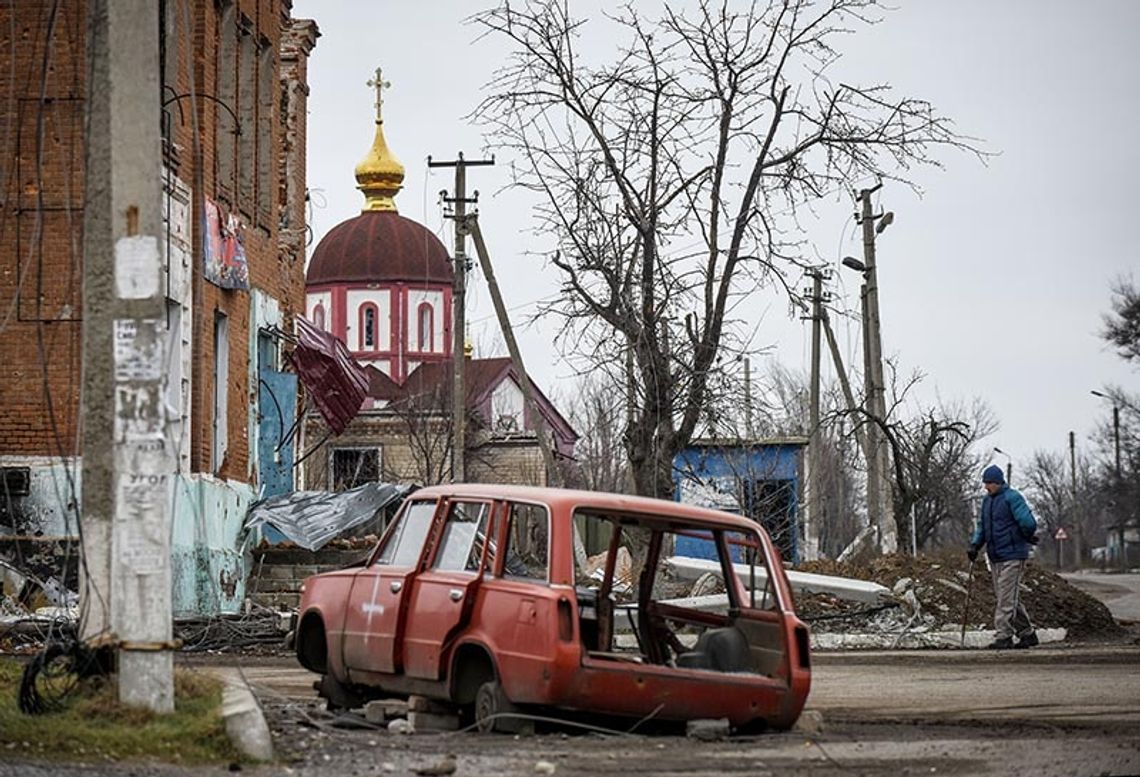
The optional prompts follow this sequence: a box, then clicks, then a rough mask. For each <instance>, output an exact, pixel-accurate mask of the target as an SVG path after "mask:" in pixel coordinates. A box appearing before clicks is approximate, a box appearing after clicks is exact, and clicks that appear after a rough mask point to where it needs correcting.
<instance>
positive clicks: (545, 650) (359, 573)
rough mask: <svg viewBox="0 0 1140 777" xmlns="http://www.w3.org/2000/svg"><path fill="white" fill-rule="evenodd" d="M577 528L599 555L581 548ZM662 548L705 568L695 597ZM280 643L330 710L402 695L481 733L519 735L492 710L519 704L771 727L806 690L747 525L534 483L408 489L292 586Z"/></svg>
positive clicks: (789, 621)
mask: <svg viewBox="0 0 1140 777" xmlns="http://www.w3.org/2000/svg"><path fill="white" fill-rule="evenodd" d="M583 537H586V538H589V539H590V540H591V542H592V543H593V544H595V546H596V547H599V546H603V545H604V546H605V547H607V548H608V550H606V551H605V552H603V553H598V554H597V555H595V556H593V557H592V558H587V557H586V554H585V552H584V550H583V541H582V539H581V538H583ZM678 541H682V542H683V543H687V547H691V546H692V544H693V543H694V542H696V543H698V544H702V545H703V547H704V549H705V551H707V552H706V554H705V555H707V556H708V557H709V558H712V559H716V560H718V561H719V564H716V563H714V564H711V565H710V564H709V563H708V562H705V566H706V568H707V567H710V566H711V567H712V568H713V569H715V570H717V571H716V572H715V573H713V574H709V573H706V574H705V575H704V576H703V577H704V578H705V579H703V580H701V581H699V582H698V585H699V587H700V591H699V592H697V591H693V590H692V589H693V587H694V583H693V580H691V579H684V576H683V575H682V574H680V573H679V572H678V570H679V569H680V567H681V566H683V565H679V564H678V559H677V558H675V557H673V555H672V554H673V549H674V547H675V546H676V544H677V542H678ZM722 581H723V582H722ZM725 584H727V585H725ZM710 592H711V595H710ZM718 592H720V593H719V595H717V594H718ZM694 593H704V594H705V595H703V596H693V595H692V594H694ZM295 644H296V650H297V658H298V659H299V660H300V662H301V664H302V665H303V666H304V667H305V668H307V669H309V670H311V671H313V672H316V673H319V674H321V675H323V678H322V680H321V683H320V689H321V695H322V696H324V697H325V698H326V699H328V701H329V704H330V706H334V707H335V706H351V705H355V704H359V703H361V702H362V701H364V700H366V699H368V698H371V697H377V696H392V695H395V696H404V695H411V694H418V695H422V696H426V697H429V698H431V699H435V700H439V701H442V702H446V703H449V704H452V705H455V707H456V708H458V710H459V711H460V712H461V713H463V714H465V715H466V716H467V717H468V719H470V720H473V721H474V722H476V723H478V724H479V728H480V729H481V730H484V731H492V730H497V731H513V730H517V726H518V724H519V720H518V719H517V718H511V717H510V716H509V715H502V714H500V713H510V712H512V711H517V710H519V709H520V708H521V709H523V710H525V709H526V708H527V707H531V708H537V707H541V708H547V710H551V709H554V710H563V711H567V712H578V713H591V714H604V715H613V716H620V717H628V718H638V719H640V718H646V717H653V718H655V719H657V720H662V721H684V720H692V719H697V718H727V719H728V720H729V721H730V722H731V724H732V725H733V726H734V727H735V728H736V729H737V730H758V729H762V728H764V727H773V728H779V729H783V728H788V727H790V726H791V725H792V724H793V723H794V722H795V721H796V718H797V717H798V716H799V714H800V711H801V709H802V708H803V706H804V701H805V700H806V699H807V695H808V689H809V687H810V684H811V672H810V662H809V655H808V631H807V627H806V626H804V624H803V623H802V622H801V621H800V620H799V619H797V618H796V616H795V613H794V612H793V609H792V597H791V594H790V592H789V588H788V583H787V579H786V577H785V575H784V570H783V566H782V565H781V563H780V558H779V554H778V553H777V551H776V549H775V548H774V547H773V545H772V542H771V540H770V539H769V537H768V535H767V534H766V533H765V532H764V530H763V529H761V528H760V527H759V526H758V525H757V524H756V523H754V522H752V521H749V520H746V519H744V518H740V517H737V516H733V515H729V514H727V513H721V512H717V511H714V510H707V509H703V508H697V507H692V506H688V505H683V504H678V503H675V502H667V501H662V500H657V499H646V498H641V497H630V496H620V495H616V494H603V493H594V492H585V491H564V490H559V489H550V488H523V487H513V486H492V485H467V484H460V485H454V486H438V487H432V488H426V489H422V490H420V491H417V492H416V493H414V494H412V495H411V496H409V497H408V499H407V501H406V502H405V503H404V505H403V506H402V507H401V509H400V512H399V513H398V514H397V516H396V517H395V519H394V520H393V521H392V522H391V524H390V525H389V526H388V528H387V530H386V531H385V532H384V536H383V537H382V539H381V540H380V542H379V544H378V545H377V547H376V549H375V550H374V551H373V552H372V553H371V554H370V556H369V557H368V559H367V560H366V562H365V563H364V564H363V565H362V566H357V567H353V568H350V569H343V570H339V571H335V572H328V573H325V574H321V575H316V576H314V577H311V578H309V579H308V580H306V581H305V585H304V588H303V596H302V598H301V605H300V612H299V620H298V626H297V632H296V643H295Z"/></svg>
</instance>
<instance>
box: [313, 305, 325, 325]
mask: <svg viewBox="0 0 1140 777" xmlns="http://www.w3.org/2000/svg"><path fill="white" fill-rule="evenodd" d="M313 326H315V327H316V328H317V329H322V330H323V329H325V306H324V305H322V304H321V303H319V302H318V303H317V306H316V307H315V308H313Z"/></svg>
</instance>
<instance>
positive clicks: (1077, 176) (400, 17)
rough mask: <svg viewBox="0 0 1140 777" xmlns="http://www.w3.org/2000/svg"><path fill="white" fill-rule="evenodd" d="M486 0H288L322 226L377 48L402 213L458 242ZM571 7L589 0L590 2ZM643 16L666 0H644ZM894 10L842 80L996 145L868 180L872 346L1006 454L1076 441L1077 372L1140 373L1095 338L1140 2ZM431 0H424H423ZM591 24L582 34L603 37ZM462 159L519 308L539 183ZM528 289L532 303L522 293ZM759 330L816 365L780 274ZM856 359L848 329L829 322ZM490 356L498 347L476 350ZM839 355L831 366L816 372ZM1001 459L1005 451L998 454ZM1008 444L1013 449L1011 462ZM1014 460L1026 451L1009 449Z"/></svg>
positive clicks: (851, 294)
mask: <svg viewBox="0 0 1140 777" xmlns="http://www.w3.org/2000/svg"><path fill="white" fill-rule="evenodd" d="M483 5H484V4H482V3H478V2H470V0H467V1H461V0H431V2H430V3H423V2H418V3H412V2H391V1H390V0H385V1H383V2H380V1H376V2H367V3H365V2H360V1H359V0H296V2H295V3H294V15H295V16H298V17H309V18H313V19H316V21H317V23H318V25H319V26H320V29H321V38H320V40H319V41H318V43H317V47H316V49H315V51H314V52H313V57H312V60H311V63H310V67H309V86H310V88H311V96H310V102H309V108H310V113H309V149H308V152H309V155H308V160H309V168H308V185H309V187H310V189H311V190H312V192H313V203H314V208H313V213H312V226H313V230H314V238H315V240H314V243H313V245H314V246H315V245H316V242H317V241H319V240H320V238H321V237H322V236H323V235H324V233H325V232H327V231H328V230H329V229H330V228H331V227H333V226H335V225H336V224H337V223H339V222H340V221H342V220H344V219H347V218H351V217H352V216H354V215H355V214H357V213H358V212H359V211H360V206H361V202H362V199H361V196H360V193H359V192H358V191H357V190H356V189H355V188H354V186H355V181H354V180H353V177H352V171H353V168H354V166H355V165H356V163H357V162H358V161H359V159H360V158H361V157H362V156H363V155H364V153H365V152H366V151H367V149H368V147H369V145H370V144H371V140H372V123H371V119H372V111H373V108H372V101H373V94H372V92H371V91H370V90H369V89H368V87H367V86H365V81H367V80H368V78H369V77H370V75H371V73H372V71H373V70H374V69H375V68H376V67H377V66H378V65H379V66H382V67H383V68H384V76H385V78H386V79H388V80H390V81H391V82H392V88H391V90H389V92H388V93H387V94H386V95H385V132H386V135H387V138H388V143H389V145H390V146H391V148H392V149H393V151H394V152H395V154H396V155H397V156H398V157H399V158H400V160H401V161H402V162H403V163H404V165H405V167H406V168H407V171H408V172H407V178H406V180H405V184H404V190H403V192H402V193H401V194H400V195H399V197H398V198H397V204H398V206H399V208H400V212H401V213H402V214H403V215H405V216H407V217H409V218H413V219H416V220H417V221H420V222H421V223H423V224H425V225H427V226H428V227H429V228H431V229H432V230H433V231H435V232H436V233H437V234H438V235H440V236H441V237H442V238H443V239H444V241H445V243H446V244H447V245H449V246H450V244H451V239H450V236H449V230H450V225H449V224H445V223H444V220H443V218H442V213H441V210H440V208H439V206H438V204H437V197H438V192H439V190H441V189H444V188H450V185H451V178H450V174H449V173H445V171H429V170H428V168H427V165H426V158H427V156H428V155H429V154H430V155H434V156H435V157H436V158H437V159H440V158H451V157H453V156H454V154H455V153H456V152H457V151H460V150H462V151H464V152H465V153H466V155H467V156H468V157H476V156H478V155H479V154H480V152H481V151H482V149H483V148H484V147H485V140H484V138H483V137H482V134H481V131H480V128H479V127H477V126H474V125H473V124H472V123H471V122H470V121H468V120H467V119H466V118H465V117H466V116H467V115H468V114H469V113H470V111H471V110H472V108H473V107H474V106H475V104H476V103H477V101H478V100H479V97H480V94H481V88H482V86H483V85H484V84H485V83H486V82H487V80H488V79H489V78H490V77H491V74H492V72H493V71H494V69H495V68H496V67H497V66H498V65H499V64H500V63H501V62H502V59H503V57H504V54H505V51H506V50H505V48H504V46H503V44H502V43H501V42H499V41H494V40H490V41H488V40H483V41H478V42H477V41H476V40H475V39H476V37H477V31H476V30H475V29H474V28H473V27H471V26H469V25H465V24H464V23H463V22H464V19H465V18H466V17H467V16H468V15H469V14H470V13H472V12H473V11H475V10H477V9H479V8H481V7H483ZM570 5H571V9H572V11H573V10H575V9H578V8H580V9H581V10H582V11H588V10H590V9H591V8H593V7H595V4H594V3H593V2H586V3H582V4H581V5H579V4H578V3H576V2H575V1H574V0H571V3H570ZM636 5H637V7H638V9H639V10H644V11H645V12H646V13H648V14H651V15H652V14H653V12H654V9H655V8H656V7H657V5H658V4H657V3H654V2H649V1H648V0H638V1H637V4H636ZM896 5H898V6H899V8H898V10H897V11H894V12H891V13H888V14H887V16H886V19H885V20H884V22H883V23H882V24H880V25H878V26H876V27H873V28H870V29H864V30H862V31H860V33H859V34H858V35H855V36H850V37H849V38H847V39H845V40H844V41H842V51H843V52H844V60H843V62H842V66H841V71H842V73H843V76H844V79H845V80H858V81H862V82H863V83H871V82H877V81H889V82H891V83H892V84H893V85H894V86H895V87H896V88H897V89H898V91H899V92H900V93H902V94H907V95H910V96H917V97H922V98H925V99H928V100H930V101H931V102H933V103H934V104H935V106H936V107H937V108H938V109H939V110H940V111H942V112H943V113H945V114H947V115H949V116H951V117H953V118H954V119H955V120H956V121H957V123H958V125H959V128H960V129H961V130H962V131H963V132H964V133H967V134H969V135H973V136H976V137H979V138H981V139H983V140H984V144H985V148H986V149H987V150H989V151H992V152H994V153H995V154H997V156H995V157H994V158H993V159H992V160H991V161H990V162H989V164H988V165H982V164H980V163H978V162H977V161H976V160H974V159H972V158H969V157H966V156H964V155H963V156H951V157H949V158H948V159H947V162H948V165H947V168H946V169H945V170H942V171H937V170H932V171H923V172H921V173H920V174H919V175H918V176H917V177H916V178H915V180H916V182H917V183H918V184H919V185H920V186H921V187H922V189H923V196H922V197H921V198H919V197H917V196H915V195H914V194H913V193H912V192H911V191H909V190H907V189H904V188H903V187H901V186H897V185H895V186H891V185H888V186H886V187H884V189H883V190H882V191H881V192H880V203H881V206H882V207H883V208H885V209H887V210H893V211H894V212H895V214H896V218H895V222H894V224H893V225H892V226H891V227H890V229H889V230H887V231H886V232H885V233H884V234H883V236H882V237H881V238H880V241H879V254H878V258H879V267H880V270H879V280H880V289H881V308H882V320H883V341H884V352H885V353H887V354H894V355H897V356H898V358H899V359H900V361H901V363H902V364H903V366H904V367H905V368H906V369H908V370H911V369H919V370H922V371H923V372H924V373H926V374H927V376H928V377H927V379H926V381H925V383H924V384H923V387H922V389H921V391H922V398H923V399H924V400H926V401H933V400H934V399H936V398H937V397H942V398H944V399H963V400H968V399H971V398H973V397H980V398H982V399H984V400H985V401H986V402H988V403H989V405H990V406H991V407H992V409H993V410H994V412H995V414H996V415H997V417H998V419H999V421H1000V423H1001V429H1000V431H999V432H998V433H997V434H996V435H995V436H994V438H993V439H992V440H991V441H990V442H991V444H993V445H997V446H999V447H1001V448H1002V449H1004V450H1006V451H1008V452H1010V453H1011V454H1012V455H1013V456H1014V459H1015V461H1016V460H1017V459H1022V460H1024V459H1027V458H1028V457H1029V455H1030V453H1031V452H1032V451H1033V450H1034V449H1037V448H1054V449H1057V448H1061V447H1063V446H1065V445H1066V439H1067V434H1068V432H1069V430H1070V429H1072V430H1075V431H1076V432H1077V434H1078V441H1079V443H1078V444H1080V445H1086V444H1088V433H1089V432H1090V431H1091V429H1092V426H1093V424H1094V423H1095V422H1096V420H1097V417H1098V414H1102V417H1103V414H1104V413H1105V412H1106V408H1105V407H1104V406H1103V405H1101V404H1099V402H1100V400H1097V399H1096V398H1095V397H1092V396H1090V395H1089V390H1090V389H1092V388H1096V387H1099V386H1102V385H1105V384H1119V385H1123V386H1125V387H1128V388H1130V389H1132V390H1136V389H1138V388H1140V373H1138V371H1137V370H1135V369H1130V368H1128V367H1127V366H1126V365H1125V364H1124V363H1123V362H1122V361H1121V360H1119V359H1118V358H1116V357H1115V356H1114V355H1113V354H1112V353H1111V352H1110V351H1109V350H1107V349H1106V348H1105V347H1104V345H1103V343H1102V341H1101V340H1100V339H1099V338H1098V337H1097V332H1098V330H1099V329H1100V327H1101V315H1102V313H1103V312H1104V311H1105V309H1106V308H1107V305H1108V300H1109V284H1110V282H1111V281H1112V279H1113V278H1114V277H1116V276H1118V275H1120V274H1122V273H1129V272H1132V271H1133V270H1134V269H1135V268H1140V249H1138V248H1137V227H1136V224H1137V222H1138V221H1140V207H1138V206H1140V195H1138V194H1137V188H1136V187H1137V185H1138V182H1140V136H1138V129H1137V128H1138V127H1140V53H1138V52H1140V46H1138V44H1137V41H1138V40H1140V2H1133V1H1132V0H1096V1H1095V2H1094V1H1092V0H1090V1H1089V2H1072V1H1071V0H1069V1H1062V0H1019V1H1015V0H1002V1H1001V2H995V1H994V0H953V2H951V0H941V1H940V2H934V1H932V0H922V2H918V1H917V0H900V2H898V3H897V4H896ZM429 8H430V11H429V10H428V9H429ZM596 41H597V39H592V38H591V35H590V34H589V32H588V29H587V33H586V34H585V35H584V37H583V41H582V44H581V45H582V46H583V47H584V48H585V49H586V50H590V48H591V46H593V49H594V53H595V54H596V55H598V56H603V55H604V54H605V53H606V52H605V48H604V47H605V44H604V43H602V42H596ZM498 162H499V164H498V165H497V166H496V167H494V168H477V169H472V170H471V171H469V173H468V181H469V183H468V185H469V187H472V188H477V189H479V190H480V192H481V193H482V195H483V199H482V201H481V208H480V221H481V223H482V225H483V231H484V234H485V235H486V238H487V241H488V243H489V248H490V251H491V253H492V255H493V257H494V259H495V263H496V273H497V275H498V276H499V277H500V280H501V283H502V285H503V294H504V296H505V297H506V299H507V304H508V305H509V306H511V307H514V308H516V310H515V312H514V313H513V316H514V318H515V319H516V321H519V322H521V321H522V320H523V319H524V318H525V317H526V316H527V315H528V314H530V313H533V311H534V307H533V304H531V303H533V302H534V301H536V300H539V299H542V298H549V297H550V296H551V295H552V293H554V292H555V291H556V289H557V280H556V276H555V275H554V271H553V270H552V269H551V268H549V267H545V266H543V264H542V261H541V259H539V258H535V257H533V256H528V255H527V251H528V250H531V249H534V248H536V247H537V246H538V244H539V243H538V241H537V239H536V238H535V237H534V236H533V235H532V234H531V233H530V230H531V228H532V219H531V213H530V207H531V204H532V200H530V199H529V198H528V196H527V195H525V194H522V193H520V192H518V191H514V190H510V189H509V188H508V189H504V187H505V186H506V184H507V183H508V169H509V162H510V160H508V159H505V158H503V157H501V156H500V157H499V159H498ZM816 209H817V211H818V214H819V218H818V223H816V224H813V225H812V227H811V229H812V232H813V234H808V235H806V236H805V237H807V238H808V239H810V240H811V241H812V242H813V243H814V245H815V247H816V250H817V251H818V252H819V255H820V256H821V257H822V258H823V259H825V260H827V261H829V262H831V263H832V264H833V266H836V267H837V268H838V260H839V258H840V257H841V256H842V255H844V254H853V255H856V256H858V255H859V251H860V250H861V249H860V244H859V242H858V236H857V234H856V233H857V229H855V228H853V225H852V224H851V223H850V222H849V220H848V219H849V217H850V215H851V213H852V211H853V206H852V204H851V201H850V198H849V197H848V196H835V197H831V198H829V199H827V200H825V201H823V202H821V203H818V204H817V206H816ZM474 284H475V288H476V290H475V292H474V299H473V303H472V307H471V309H470V313H469V319H470V320H473V321H474V325H473V339H474V340H475V342H476V343H477V344H478V345H480V346H481V347H483V348H490V347H493V345H494V341H495V331H496V326H495V324H494V320H493V310H492V308H491V304H490V300H489V298H488V295H487V293H486V291H485V287H484V286H483V285H482V280H481V278H476V279H475V281H474ZM833 292H834V293H835V295H836V301H835V302H836V305H837V306H838V307H839V308H841V309H849V310H855V309H857V306H858V278H857V277H852V273H851V272H850V271H848V270H841V271H840V270H838V269H837V272H836V274H835V279H834V283H833ZM526 305H530V306H529V307H525V306H526ZM751 307H752V315H753V317H754V318H755V320H757V321H760V329H759V334H758V336H757V338H756V341H755V343H756V345H758V346H766V347H769V348H770V349H771V354H772V355H770V356H765V357H760V358H759V359H758V362H759V363H760V367H761V369H763V368H764V365H766V364H769V363H770V362H771V360H773V359H779V360H780V361H782V362H783V363H784V364H786V365H787V366H788V367H790V368H792V369H794V370H806V367H807V354H808V346H807V344H808V337H807V330H806V328H805V327H806V324H804V323H802V322H800V321H799V320H798V318H797V317H795V316H792V315H790V314H789V313H788V305H787V301H786V299H782V298H780V297H779V296H778V295H777V293H776V292H775V291H771V292H765V293H760V294H757V295H756V299H755V301H754V305H752V306H751ZM551 328H552V324H545V323H543V322H539V323H537V324H534V325H532V326H529V327H527V328H526V329H525V330H524V331H523V332H522V333H521V337H520V340H521V345H522V349H523V358H524V359H525V360H526V362H527V368H528V371H529V372H531V373H532V375H534V377H535V379H536V380H537V381H538V382H539V384H540V385H541V386H542V388H543V389H544V390H547V391H548V392H550V393H552V394H553V395H554V396H558V395H559V394H563V393H566V392H567V391H568V381H569V378H570V376H571V374H572V372H573V370H572V368H571V367H570V366H569V364H567V363H566V362H565V360H563V359H562V358H561V357H559V356H557V355H556V354H554V353H553V352H552V350H551V348H550V345H549V343H550V339H551V336H552V331H551ZM837 330H838V331H837V334H838V336H839V338H840V340H841V343H842V345H843V347H844V349H845V352H846V356H847V359H848V361H849V362H850V361H851V360H852V357H855V359H858V358H859V356H858V348H857V342H858V339H859V337H860V334H859V330H858V328H857V327H855V326H854V325H845V324H843V323H842V322H840V323H838V325H837ZM480 355H490V354H487V353H485V352H484V353H482V354H480ZM828 375H830V371H829V370H828V369H827V367H825V376H828ZM999 458H1000V457H999ZM1001 463H1004V460H1002V461H1001ZM1015 466H1016V465H1015Z"/></svg>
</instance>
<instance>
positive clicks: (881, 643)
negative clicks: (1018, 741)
mask: <svg viewBox="0 0 1140 777" xmlns="http://www.w3.org/2000/svg"><path fill="white" fill-rule="evenodd" d="M1066 635H1067V632H1066V630H1065V629H1038V630H1037V639H1038V640H1040V642H1041V644H1047V643H1050V642H1062V641H1064V639H1065V637H1066ZM993 641H994V632H993V631H992V630H973V631H967V632H966V641H965V644H963V642H962V632H961V631H957V630H950V629H944V630H940V631H920V630H914V631H910V632H901V633H900V632H896V633H883V632H880V633H871V634H867V633H863V634H846V633H823V634H815V633H813V634H812V635H811V647H812V649H813V650H915V649H922V648H962V647H965V648H966V649H968V650H978V649H982V648H985V647H986V645H988V644H990V643H991V642H993Z"/></svg>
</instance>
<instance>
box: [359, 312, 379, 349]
mask: <svg viewBox="0 0 1140 777" xmlns="http://www.w3.org/2000/svg"><path fill="white" fill-rule="evenodd" d="M360 347H361V349H362V350H367V351H374V350H376V306H375V305H367V304H366V305H362V306H361V307H360Z"/></svg>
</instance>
